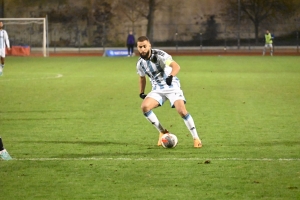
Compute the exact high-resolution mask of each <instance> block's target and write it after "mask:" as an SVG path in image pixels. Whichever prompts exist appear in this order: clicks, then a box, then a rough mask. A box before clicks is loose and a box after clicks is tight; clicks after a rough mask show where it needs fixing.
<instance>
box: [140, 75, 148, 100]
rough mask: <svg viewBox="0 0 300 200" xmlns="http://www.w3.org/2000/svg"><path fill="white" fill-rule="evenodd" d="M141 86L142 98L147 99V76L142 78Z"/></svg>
mask: <svg viewBox="0 0 300 200" xmlns="http://www.w3.org/2000/svg"><path fill="white" fill-rule="evenodd" d="M139 85H140V98H142V99H145V98H146V96H147V95H146V94H145V88H146V77H145V76H140V78H139Z"/></svg>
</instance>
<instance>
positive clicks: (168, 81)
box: [166, 75, 173, 85]
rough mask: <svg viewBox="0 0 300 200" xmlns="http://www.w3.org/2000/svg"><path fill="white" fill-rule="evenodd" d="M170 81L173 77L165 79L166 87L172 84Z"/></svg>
mask: <svg viewBox="0 0 300 200" xmlns="http://www.w3.org/2000/svg"><path fill="white" fill-rule="evenodd" d="M172 80H173V76H172V75H170V76H168V77H167V78H166V83H167V85H171V84H172Z"/></svg>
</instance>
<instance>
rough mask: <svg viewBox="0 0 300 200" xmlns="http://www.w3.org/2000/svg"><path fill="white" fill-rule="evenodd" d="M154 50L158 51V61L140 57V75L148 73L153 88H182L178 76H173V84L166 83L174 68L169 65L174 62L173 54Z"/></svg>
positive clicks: (138, 69)
mask: <svg viewBox="0 0 300 200" xmlns="http://www.w3.org/2000/svg"><path fill="white" fill-rule="evenodd" d="M152 50H153V51H156V52H157V62H153V61H151V60H144V59H143V58H141V57H140V58H139V60H138V62H137V65H136V68H137V73H138V75H140V76H142V77H144V76H146V75H147V76H148V77H149V78H150V82H151V84H152V90H170V89H175V88H180V81H179V79H178V78H177V77H176V76H174V77H173V81H172V85H170V86H169V85H167V83H166V78H167V77H168V76H169V75H170V73H171V72H172V68H171V67H170V66H169V65H170V63H171V62H173V58H172V56H171V55H169V54H168V53H166V52H165V51H162V50H159V49H152Z"/></svg>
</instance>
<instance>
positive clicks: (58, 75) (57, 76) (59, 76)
mask: <svg viewBox="0 0 300 200" xmlns="http://www.w3.org/2000/svg"><path fill="white" fill-rule="evenodd" d="M61 77H63V75H62V74H57V75H56V76H48V77H39V78H16V79H0V81H16V80H18V81H19V80H22V81H24V80H25V81H28V80H29V81H30V80H36V79H39V80H40V79H55V78H61Z"/></svg>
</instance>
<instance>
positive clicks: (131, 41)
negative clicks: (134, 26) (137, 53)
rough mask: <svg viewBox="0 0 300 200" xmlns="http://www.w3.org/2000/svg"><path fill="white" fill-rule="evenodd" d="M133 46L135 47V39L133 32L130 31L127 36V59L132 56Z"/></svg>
mask: <svg viewBox="0 0 300 200" xmlns="http://www.w3.org/2000/svg"><path fill="white" fill-rule="evenodd" d="M134 45H135V38H134V35H133V32H132V31H130V32H129V34H128V36H127V48H128V57H130V56H133V51H134Z"/></svg>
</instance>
